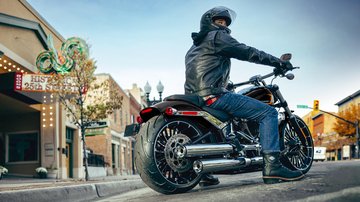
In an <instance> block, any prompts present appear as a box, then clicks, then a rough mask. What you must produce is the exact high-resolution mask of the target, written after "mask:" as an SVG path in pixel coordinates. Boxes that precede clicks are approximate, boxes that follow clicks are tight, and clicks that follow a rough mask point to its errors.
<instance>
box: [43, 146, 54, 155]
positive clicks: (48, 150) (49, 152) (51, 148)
mask: <svg viewBox="0 0 360 202" xmlns="http://www.w3.org/2000/svg"><path fill="white" fill-rule="evenodd" d="M44 148H45V156H46V157H51V156H54V145H53V144H52V143H45V145H44Z"/></svg>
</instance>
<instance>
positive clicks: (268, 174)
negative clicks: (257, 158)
mask: <svg viewBox="0 0 360 202" xmlns="http://www.w3.org/2000/svg"><path fill="white" fill-rule="evenodd" d="M263 157H264V160H263V162H264V168H263V180H264V183H265V184H273V183H278V182H280V180H282V181H294V180H299V179H301V178H303V177H304V175H303V173H302V172H301V171H299V170H294V171H293V170H290V169H288V168H286V167H285V166H283V165H282V164H281V162H280V160H279V158H280V152H272V153H267V154H264V155H263Z"/></svg>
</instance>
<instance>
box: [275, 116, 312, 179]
mask: <svg viewBox="0 0 360 202" xmlns="http://www.w3.org/2000/svg"><path fill="white" fill-rule="evenodd" d="M296 122H297V124H298V125H299V126H300V129H301V131H302V133H300V134H298V133H297V132H296V131H295V130H294V128H293V127H292V126H291V124H290V122H289V121H288V120H286V121H284V122H283V123H282V124H281V125H280V137H281V138H280V139H281V140H282V141H280V147H281V150H282V151H283V152H282V153H283V158H282V160H281V161H282V163H283V164H284V165H285V166H286V167H288V168H290V169H292V170H301V171H302V172H303V173H304V174H305V173H307V172H308V171H309V170H310V168H311V165H312V163H313V159H314V145H313V140H312V136H311V133H310V131H309V129H308V127H307V125H306V124H305V122H304V121H303V120H302V119H301V118H300V117H298V116H296Z"/></svg>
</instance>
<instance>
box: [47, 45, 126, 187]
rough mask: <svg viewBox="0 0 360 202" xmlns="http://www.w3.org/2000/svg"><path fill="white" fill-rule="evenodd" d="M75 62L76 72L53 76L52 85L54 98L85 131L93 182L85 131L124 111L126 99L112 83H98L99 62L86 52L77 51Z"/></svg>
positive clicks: (74, 56)
mask: <svg viewBox="0 0 360 202" xmlns="http://www.w3.org/2000/svg"><path fill="white" fill-rule="evenodd" d="M59 57H61V56H59ZM71 59H72V60H73V61H74V63H73V67H72V69H71V70H70V71H69V72H67V73H65V72H61V73H55V74H53V77H52V78H51V79H50V80H49V83H51V85H52V86H55V88H56V89H55V92H54V95H55V96H56V97H57V98H58V100H59V102H60V103H61V104H62V105H63V106H64V107H65V109H66V110H67V116H68V117H69V118H72V121H73V122H74V123H75V124H76V125H77V126H78V127H79V128H80V130H81V139H82V141H83V154H84V163H85V179H86V180H89V172H88V155H87V153H86V142H85V131H86V129H87V128H88V127H89V126H90V124H91V123H93V122H96V121H99V120H102V119H105V118H107V116H108V115H110V114H112V113H113V111H114V110H116V109H120V108H121V104H122V96H121V95H120V94H119V93H118V91H116V90H115V88H113V85H114V84H113V83H111V82H110V81H109V80H106V81H102V82H96V77H95V76H94V72H95V70H96V65H95V62H94V60H93V59H90V58H88V56H87V54H86V53H83V52H76V51H75V54H72V57H71Z"/></svg>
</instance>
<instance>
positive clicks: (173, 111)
mask: <svg viewBox="0 0 360 202" xmlns="http://www.w3.org/2000/svg"><path fill="white" fill-rule="evenodd" d="M176 112H177V110H176V109H174V108H172V107H168V108H166V109H165V114H166V115H168V116H172V115H175V114H176Z"/></svg>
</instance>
